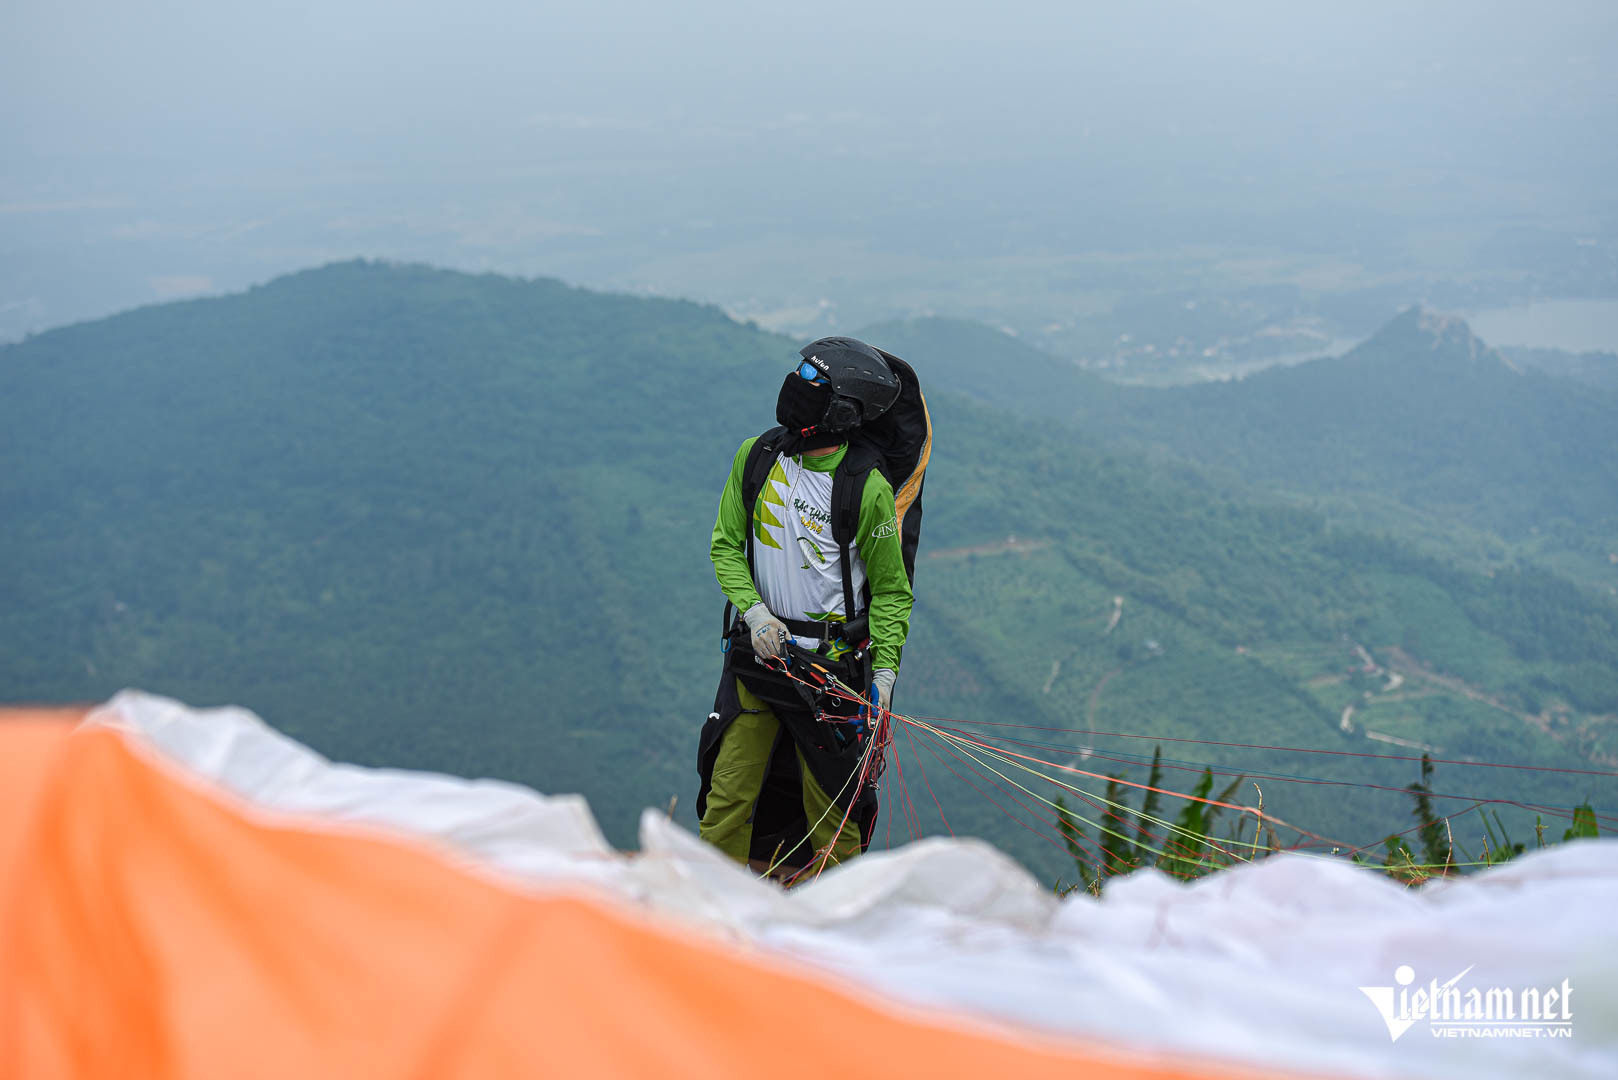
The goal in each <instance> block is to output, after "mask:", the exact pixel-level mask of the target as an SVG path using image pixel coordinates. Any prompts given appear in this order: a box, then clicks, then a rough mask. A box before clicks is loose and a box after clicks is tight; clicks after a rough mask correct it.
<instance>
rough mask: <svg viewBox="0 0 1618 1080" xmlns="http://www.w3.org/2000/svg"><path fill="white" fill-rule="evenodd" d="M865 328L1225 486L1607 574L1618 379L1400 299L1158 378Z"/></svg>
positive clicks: (1615, 498) (967, 328)
mask: <svg viewBox="0 0 1618 1080" xmlns="http://www.w3.org/2000/svg"><path fill="white" fill-rule="evenodd" d="M876 329H882V330H886V331H888V332H890V333H891V336H892V338H893V339H894V340H895V341H896V342H897V343H898V344H897V346H896V348H898V349H899V351H901V352H902V351H903V348H904V347H907V346H914V347H917V348H923V349H925V350H926V352H927V354H928V355H929V356H933V357H937V358H939V359H938V363H940V364H941V365H943V366H945V367H947V368H948V369H950V370H952V371H960V372H966V373H970V375H969V378H975V379H977V380H979V381H982V380H985V379H989V378H992V376H990V375H986V374H984V372H994V371H1004V372H1007V373H1009V374H1008V376H1007V377H1006V379H1005V381H1004V383H1003V384H1002V385H1001V386H1000V387H999V388H998V389H996V390H983V389H979V388H978V387H977V386H976V385H974V384H971V383H968V385H969V386H971V391H972V392H973V393H974V394H975V395H976V396H978V397H980V398H981V399H982V400H985V401H989V402H991V403H993V404H997V405H1000V406H1002V407H1005V408H1008V409H1012V410H1014V411H1017V412H1020V413H1022V414H1024V415H1029V416H1041V417H1050V416H1054V417H1058V418H1060V419H1063V420H1065V421H1068V422H1070V423H1072V424H1074V425H1076V426H1077V427H1079V428H1080V429H1082V430H1083V431H1085V432H1088V433H1090V434H1091V435H1093V436H1094V437H1095V438H1097V439H1099V440H1101V441H1103V442H1104V443H1106V444H1107V445H1109V446H1114V447H1118V448H1121V449H1128V450H1131V451H1135V452H1148V453H1163V452H1167V453H1169V454H1171V455H1173V456H1175V457H1178V458H1181V459H1183V460H1186V461H1189V462H1193V463H1195V464H1197V465H1199V466H1201V467H1203V468H1205V469H1208V470H1210V471H1211V474H1212V475H1215V476H1219V477H1223V478H1224V479H1225V480H1227V481H1229V482H1230V483H1232V484H1233V485H1234V486H1236V487H1237V488H1251V489H1253V490H1255V491H1270V492H1275V493H1281V494H1285V495H1288V496H1293V497H1297V496H1308V497H1312V498H1316V499H1321V500H1324V501H1321V502H1320V503H1319V505H1320V506H1321V508H1323V509H1326V510H1328V511H1329V512H1330V513H1331V514H1332V516H1333V518H1334V520H1339V521H1343V522H1346V523H1351V524H1353V525H1356V526H1358V527H1362V528H1374V529H1378V530H1380V529H1392V530H1394V531H1396V532H1402V533H1404V534H1406V535H1407V536H1409V537H1411V538H1415V539H1420V540H1422V541H1424V542H1425V546H1426V547H1428V548H1429V549H1436V550H1441V551H1446V552H1450V553H1456V554H1461V553H1464V554H1466V555H1469V556H1470V555H1474V554H1477V553H1481V552H1487V553H1490V555H1491V556H1492V557H1493V558H1494V560H1495V561H1497V562H1498V561H1502V559H1505V558H1509V557H1511V556H1514V555H1517V554H1523V553H1527V554H1541V553H1543V554H1545V555H1547V556H1548V561H1549V563H1550V564H1551V565H1564V566H1566V567H1567V568H1569V569H1571V570H1573V571H1574V572H1575V573H1576V574H1577V576H1578V577H1579V578H1580V579H1581V580H1584V581H1586V582H1590V583H1594V584H1598V585H1601V586H1603V587H1613V586H1618V565H1615V564H1614V562H1613V561H1612V559H1611V558H1610V557H1609V556H1611V555H1612V554H1613V553H1614V552H1618V437H1615V435H1614V433H1615V432H1618V393H1614V392H1611V391H1609V390H1607V389H1605V388H1603V387H1602V386H1600V385H1592V383H1599V378H1585V379H1583V380H1582V382H1581V381H1580V380H1576V379H1574V378H1558V377H1552V376H1551V375H1549V374H1547V371H1548V370H1549V368H1547V367H1546V365H1544V364H1539V365H1532V366H1531V365H1529V364H1527V363H1516V362H1513V361H1511V360H1508V359H1507V358H1506V357H1505V356H1504V355H1502V354H1501V353H1500V352H1498V351H1496V350H1494V349H1491V348H1489V347H1488V346H1487V345H1486V344H1485V343H1483V342H1482V341H1480V340H1479V339H1478V338H1477V337H1476V336H1475V335H1474V334H1472V332H1471V331H1470V330H1469V329H1468V328H1467V326H1466V324H1465V323H1463V322H1461V321H1459V320H1457V319H1453V318H1448V317H1445V316H1441V315H1437V314H1434V313H1432V312H1427V311H1423V310H1421V309H1419V308H1412V309H1410V310H1408V311H1406V312H1404V313H1403V314H1402V315H1400V316H1399V317H1398V318H1396V319H1394V320H1393V321H1392V322H1390V323H1389V324H1388V325H1386V326H1385V327H1384V328H1383V329H1382V330H1381V331H1380V332H1379V333H1377V334H1376V335H1375V336H1373V337H1372V338H1370V339H1369V340H1367V341H1366V342H1364V343H1363V344H1361V345H1360V346H1359V347H1357V348H1355V349H1353V350H1352V351H1350V352H1349V353H1347V354H1346V355H1343V356H1338V357H1325V358H1321V359H1319V360H1313V361H1310V362H1308V363H1303V364H1299V365H1296V366H1293V367H1281V368H1274V369H1271V370H1268V371H1264V372H1260V373H1258V374H1256V375H1252V376H1249V377H1247V378H1245V379H1241V380H1234V381H1229V382H1218V383H1204V384H1199V385H1195V386H1181V387H1172V388H1163V389H1149V388H1141V387H1126V386H1117V385H1113V384H1108V383H1105V382H1103V381H1102V380H1100V379H1096V378H1092V377H1089V376H1088V375H1087V374H1086V373H1084V372H1082V371H1078V370H1076V369H1074V368H1073V367H1072V366H1071V365H1068V364H1065V363H1063V362H1061V361H1059V360H1056V359H1055V358H1052V357H1050V356H1048V355H1047V354H1044V353H1041V352H1039V351H1038V350H1036V349H1033V348H1031V347H1029V346H1026V345H1024V344H1022V343H1021V342H1019V341H1017V340H1016V339H1015V338H1012V337H1010V336H1008V335H1005V334H1001V333H999V332H997V331H994V330H992V329H990V328H988V327H984V326H981V325H973V324H969V323H959V322H955V321H953V320H944V319H918V320H911V321H909V322H903V323H891V324H886V325H885V326H884V327H880V328H876ZM873 332H875V329H874V330H873ZM1596 359H1599V358H1591V364H1594V363H1595V360H1596ZM1565 369H1566V366H1565V365H1563V367H1561V368H1558V369H1557V370H1558V371H1564V370H1565ZM1587 369H1589V370H1596V368H1593V367H1591V365H1586V367H1584V368H1580V369H1579V370H1580V371H1586V370H1587ZM1491 537H1498V538H1500V540H1501V541H1503V542H1493V541H1491V539H1490V538H1491Z"/></svg>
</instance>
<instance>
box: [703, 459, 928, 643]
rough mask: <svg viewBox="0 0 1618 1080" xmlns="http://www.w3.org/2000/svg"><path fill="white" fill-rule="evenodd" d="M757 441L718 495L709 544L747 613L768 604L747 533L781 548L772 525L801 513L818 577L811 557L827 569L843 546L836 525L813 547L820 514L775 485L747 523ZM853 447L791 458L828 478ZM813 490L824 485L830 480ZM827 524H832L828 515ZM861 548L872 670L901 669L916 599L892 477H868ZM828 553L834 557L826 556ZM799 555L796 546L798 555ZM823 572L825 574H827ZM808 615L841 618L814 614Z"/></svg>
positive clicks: (779, 477)
mask: <svg viewBox="0 0 1618 1080" xmlns="http://www.w3.org/2000/svg"><path fill="white" fill-rule="evenodd" d="M756 441H757V439H756V438H753V439H748V440H747V441H746V442H744V443H742V445H741V448H740V449H739V450H737V451H736V457H735V459H734V460H733V461H732V462H731V467H730V478H729V479H728V480H727V481H726V483H725V489H724V491H723V492H722V493H721V494H720V496H719V514H718V517H717V518H716V519H715V521H714V528H713V539H712V542H711V544H710V545H709V554H710V555H711V556H712V558H713V565H714V574H715V576H716V577H717V578H718V579H719V587H720V588H721V589H722V590H724V593H725V595H726V596H727V597H728V598H729V599H730V602H731V603H732V604H735V605H736V607H737V608H738V609H739V610H741V611H746V610H747V609H749V608H751V607H752V606H753V605H754V604H758V603H762V602H763V600H762V598H761V596H760V595H759V589H758V586H757V584H756V583H755V582H754V580H753V573H752V570H751V568H750V567H749V566H748V564H747V534H748V529H749V528H750V527H751V528H752V529H754V530H755V531H754V535H755V537H758V538H759V539H760V540H761V542H763V543H767V544H769V545H770V546H771V547H778V545H777V544H776V543H775V541H774V540H773V539H771V538H770V537H772V536H775V535H778V534H776V533H773V532H770V531H769V530H768V529H767V528H766V526H769V527H773V528H777V529H778V528H780V527H781V525H782V523H781V521H780V520H779V518H778V515H780V514H793V513H798V514H801V515H803V518H802V521H803V524H804V525H805V526H808V527H809V528H810V529H814V533H813V534H809V537H806V538H805V539H802V540H799V541H798V543H799V544H800V545H802V547H803V555H802V560H803V565H804V569H803V572H804V573H806V574H807V573H811V570H810V565H811V561H812V560H814V561H818V562H819V564H820V565H821V566H822V567H825V566H828V565H836V562H835V560H836V555H835V552H836V545H835V543H834V542H833V541H832V540H831V536H830V529H829V526H828V527H827V528H825V529H824V531H823V536H821V537H820V538H823V539H824V541H825V544H824V545H823V547H824V550H822V545H819V544H817V543H815V542H813V539H812V538H813V537H815V536H816V535H817V534H821V533H822V530H821V529H820V528H818V527H817V525H816V524H815V522H817V521H820V520H821V519H820V515H818V514H817V513H816V512H815V509H814V508H813V507H812V506H810V505H806V504H805V502H804V500H803V499H802V498H801V497H800V498H793V499H792V503H793V504H794V505H788V504H787V503H786V502H785V501H783V499H782V498H781V497H780V494H781V493H780V490H779V488H776V489H772V488H771V484H770V483H766V485H765V486H766V489H767V491H771V492H772V493H773V494H774V496H775V497H771V498H767V497H766V492H761V493H760V496H759V498H758V499H756V500H755V501H754V504H753V521H752V522H751V523H749V522H748V520H747V517H746V513H745V510H744V508H743V506H742V481H743V472H744V470H745V469H746V465H747V454H748V451H749V450H751V449H752V447H753V443H755V442H756ZM847 449H848V448H847V447H846V446H844V447H839V448H838V449H837V451H836V452H834V453H831V454H825V455H822V456H820V457H810V456H800V457H795V458H793V459H791V460H792V462H793V463H794V464H795V465H797V466H799V467H801V469H802V470H804V471H806V472H807V473H812V474H826V475H827V476H828V478H829V474H832V473H835V472H836V470H837V466H838V465H839V464H841V463H842V460H843V458H844V457H845V456H846V454H847ZM771 480H772V482H774V481H779V484H780V485H782V486H784V485H786V483H787V477H786V475H784V474H783V473H782V471H781V469H780V466H779V464H778V465H777V467H776V471H775V472H773V473H772V474H771ZM814 486H817V487H819V488H825V484H824V483H821V484H819V485H814ZM825 520H826V521H829V518H826V519H825ZM821 524H825V521H821ZM854 546H855V550H856V552H857V556H858V559H859V560H860V562H861V563H862V564H863V568H864V574H865V577H866V581H867V583H868V584H869V585H870V589H871V608H870V619H871V649H872V662H873V665H874V666H875V667H879V668H891V669H893V670H894V671H897V670H899V659H900V655H901V653H902V652H903V649H904V643H905V638H906V637H907V636H908V634H909V632H910V607H911V604H912V602H913V597H912V594H911V591H910V578H909V576H908V575H906V573H905V567H904V553H903V550H902V549H901V547H900V540H899V530H898V528H897V520H896V512H895V509H894V503H893V486H892V485H891V484H890V483H888V480H887V477H885V476H883V475H882V473H881V472H879V471H878V470H876V469H872V470H871V471H870V472H869V473H867V474H866V479H865V489H864V491H862V492H861V494H860V516H859V525H858V527H857V529H856V530H855V535H854ZM826 552H831V554H830V555H827V554H826ZM851 554H853V553H851ZM797 557H798V556H797V554H796V549H794V555H793V558H794V559H796V558H797ZM822 573H823V574H824V571H822ZM856 573H857V571H856ZM828 608H829V605H828ZM775 614H776V615H777V616H779V617H787V618H802V617H803V615H801V614H796V613H792V612H779V611H778V612H775ZM809 617H811V618H820V617H831V618H835V617H837V616H822V615H821V614H820V613H809Z"/></svg>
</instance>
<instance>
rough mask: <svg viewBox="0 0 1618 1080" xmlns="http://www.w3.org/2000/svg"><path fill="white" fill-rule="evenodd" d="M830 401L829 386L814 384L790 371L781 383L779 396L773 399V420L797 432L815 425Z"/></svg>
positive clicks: (824, 412) (823, 414) (824, 413)
mask: <svg viewBox="0 0 1618 1080" xmlns="http://www.w3.org/2000/svg"><path fill="white" fill-rule="evenodd" d="M830 401H831V387H829V386H826V385H825V384H821V385H819V386H816V385H815V384H814V383H812V382H810V381H809V380H808V379H805V378H803V377H802V376H800V375H799V374H798V373H797V372H790V373H789V374H788V375H787V377H786V381H785V382H783V383H782V384H781V396H780V397H778V398H776V399H775V422H776V423H777V424H780V425H781V426H782V427H784V428H787V429H788V430H789V431H791V432H792V433H793V434H797V433H798V432H801V431H802V430H803V429H804V428H812V427H815V426H817V425H818V424H819V423H820V421H821V419H822V418H823V417H824V416H825V415H826V405H827V404H828V403H829V402H830Z"/></svg>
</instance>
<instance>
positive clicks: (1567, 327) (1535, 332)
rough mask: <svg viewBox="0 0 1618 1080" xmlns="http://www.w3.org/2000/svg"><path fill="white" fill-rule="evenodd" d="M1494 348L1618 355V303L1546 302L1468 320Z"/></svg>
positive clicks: (1494, 311)
mask: <svg viewBox="0 0 1618 1080" xmlns="http://www.w3.org/2000/svg"><path fill="white" fill-rule="evenodd" d="M1466 321H1467V322H1468V323H1469V324H1470V325H1471V327H1472V332H1473V333H1475V334H1476V335H1477V336H1478V337H1480V338H1482V339H1483V340H1484V341H1486V342H1488V343H1489V344H1490V345H1497V346H1498V345H1528V346H1532V347H1535V348H1540V349H1566V350H1567V351H1568V352H1594V351H1602V352H1618V300H1544V301H1540V302H1538V303H1533V304H1525V305H1523V306H1522V307H1509V308H1495V309H1494V310H1492V311H1480V312H1475V313H1473V314H1470V315H1468V316H1467V318H1466Z"/></svg>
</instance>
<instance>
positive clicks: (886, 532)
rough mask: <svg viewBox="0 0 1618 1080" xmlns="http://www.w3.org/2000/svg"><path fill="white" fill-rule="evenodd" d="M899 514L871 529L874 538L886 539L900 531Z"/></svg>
mask: <svg viewBox="0 0 1618 1080" xmlns="http://www.w3.org/2000/svg"><path fill="white" fill-rule="evenodd" d="M898 526H899V516H898V515H897V514H895V515H894V516H893V517H890V518H889V519H888V520H886V521H884V522H883V523H882V524H880V525H878V526H877V527H876V528H874V529H872V530H871V539H872V540H886V539H887V538H888V537H890V536H892V535H893V534H894V533H896V532H898V531H899V527H898Z"/></svg>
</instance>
